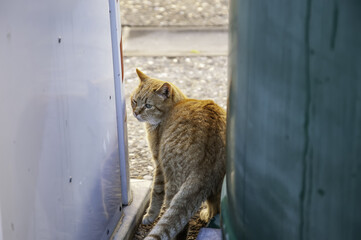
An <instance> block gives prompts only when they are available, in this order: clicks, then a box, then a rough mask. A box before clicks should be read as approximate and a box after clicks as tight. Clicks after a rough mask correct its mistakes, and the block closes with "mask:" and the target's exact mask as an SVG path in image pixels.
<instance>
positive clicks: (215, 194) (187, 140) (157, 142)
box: [131, 69, 226, 240]
mask: <svg viewBox="0 0 361 240" xmlns="http://www.w3.org/2000/svg"><path fill="white" fill-rule="evenodd" d="M137 74H138V76H139V78H140V84H139V86H138V88H137V89H136V90H135V91H134V93H133V94H132V96H131V102H132V108H133V114H134V116H135V117H136V118H137V119H138V120H139V121H141V122H145V123H146V129H147V135H148V142H149V145H150V149H151V152H152V155H153V160H154V163H155V164H154V165H155V170H154V173H155V174H154V180H153V187H152V196H151V201H150V205H149V208H148V209H147V212H146V214H145V215H144V217H143V221H142V223H143V224H150V223H152V222H154V220H155V219H156V218H157V217H158V215H159V212H160V210H161V207H162V204H164V205H165V207H166V211H165V213H164V214H163V216H162V217H161V218H160V220H159V222H158V223H157V224H156V225H155V226H154V228H153V229H152V231H151V232H150V233H149V235H148V236H147V237H146V238H145V239H147V240H151V239H157V240H159V239H162V240H164V239H173V238H175V237H176V236H177V234H179V233H181V232H182V234H184V233H185V234H186V233H187V230H186V228H187V226H188V221H189V219H190V218H191V217H192V216H193V215H194V214H195V213H196V212H197V211H198V209H199V207H200V206H201V204H202V202H204V201H206V204H207V208H206V209H204V210H202V211H201V218H202V219H203V220H204V221H208V220H209V219H210V218H212V217H213V216H214V215H215V214H216V213H218V212H219V208H220V206H219V204H220V190H221V184H222V180H223V177H224V175H225V171H226V166H225V165H226V164H225V131H226V113H225V111H224V110H223V109H222V108H221V107H219V106H218V105H217V104H215V103H214V102H213V101H211V100H195V99H189V98H187V97H186V96H185V95H184V94H183V93H182V92H181V91H180V90H179V89H178V88H177V87H176V86H174V85H173V84H171V83H168V82H164V81H161V80H157V79H154V78H150V77H148V76H147V75H145V74H144V73H142V72H141V71H139V70H138V69H137ZM185 236H186V235H185ZM179 237H180V235H178V238H179Z"/></svg>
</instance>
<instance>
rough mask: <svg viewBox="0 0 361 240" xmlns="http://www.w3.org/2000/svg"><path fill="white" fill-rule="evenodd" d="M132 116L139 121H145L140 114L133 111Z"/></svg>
mask: <svg viewBox="0 0 361 240" xmlns="http://www.w3.org/2000/svg"><path fill="white" fill-rule="evenodd" d="M133 116H134V117H135V118H136V119H137V120H138V121H139V122H145V120H144V119H143V118H142V117H141V116H140V115H136V114H135V113H134V112H133Z"/></svg>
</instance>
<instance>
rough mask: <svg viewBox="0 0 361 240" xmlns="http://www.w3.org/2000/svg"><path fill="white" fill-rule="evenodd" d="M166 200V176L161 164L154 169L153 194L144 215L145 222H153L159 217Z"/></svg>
mask: <svg viewBox="0 0 361 240" xmlns="http://www.w3.org/2000/svg"><path fill="white" fill-rule="evenodd" d="M163 201H164V176H163V171H162V169H161V167H160V166H156V168H155V170H154V179H153V186H152V194H151V199H150V203H149V207H148V209H147V211H146V214H145V215H144V216H143V220H142V223H143V224H151V223H153V222H154V220H155V219H156V218H157V217H158V215H159V212H160V210H161V208H162V204H163Z"/></svg>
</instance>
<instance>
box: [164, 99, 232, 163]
mask: <svg viewBox="0 0 361 240" xmlns="http://www.w3.org/2000/svg"><path fill="white" fill-rule="evenodd" d="M163 126H164V130H163V134H162V144H161V146H163V153H164V154H167V153H169V154H170V153H175V154H180V155H184V154H188V155H189V154H191V155H193V157H194V155H199V156H197V159H202V158H203V157H202V155H203V154H204V153H205V152H208V153H211V155H214V157H216V155H217V154H223V153H221V152H220V150H222V152H223V150H224V145H225V131H226V112H225V110H224V109H223V108H221V107H220V106H218V105H217V104H216V103H215V102H213V101H212V100H195V99H185V100H181V101H179V102H178V103H177V104H176V105H175V106H174V107H173V109H172V110H171V112H170V113H169V116H168V118H167V120H166V121H165V122H164V125H163ZM167 155H168V154H167ZM212 158H213V157H212Z"/></svg>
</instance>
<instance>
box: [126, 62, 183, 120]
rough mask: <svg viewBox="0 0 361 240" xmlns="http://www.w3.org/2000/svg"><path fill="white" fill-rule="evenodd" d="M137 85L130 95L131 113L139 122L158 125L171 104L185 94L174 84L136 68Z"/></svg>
mask: <svg viewBox="0 0 361 240" xmlns="http://www.w3.org/2000/svg"><path fill="white" fill-rule="evenodd" d="M136 71H137V74H138V77H139V79H140V83H139V86H138V87H137V89H136V90H135V91H134V92H133V93H132V95H131V97H130V101H131V106H132V109H133V115H134V117H136V118H137V119H138V121H140V122H148V123H149V124H152V125H158V124H159V123H160V122H161V121H162V119H163V117H164V116H165V115H166V113H167V112H168V111H169V110H170V109H171V108H172V106H173V105H174V104H175V103H176V102H177V101H179V100H181V99H183V98H185V96H184V95H183V94H182V93H181V92H180V91H179V89H177V88H176V87H175V86H174V85H172V84H171V83H168V82H164V81H161V80H158V79H154V78H151V77H148V76H147V75H145V74H144V73H143V72H141V71H140V70H139V69H136Z"/></svg>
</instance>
